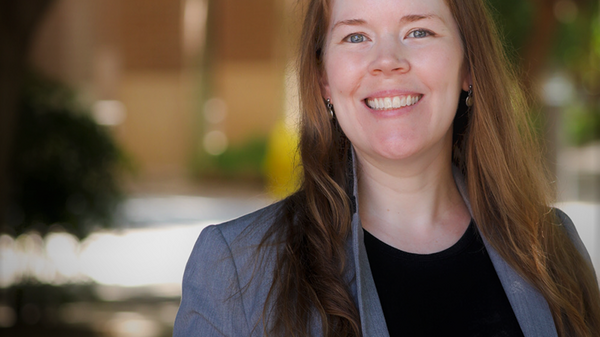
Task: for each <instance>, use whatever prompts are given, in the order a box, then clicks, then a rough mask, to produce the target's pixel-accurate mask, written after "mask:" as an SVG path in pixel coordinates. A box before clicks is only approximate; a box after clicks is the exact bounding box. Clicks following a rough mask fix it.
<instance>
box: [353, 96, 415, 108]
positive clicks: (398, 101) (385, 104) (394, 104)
mask: <svg viewBox="0 0 600 337" xmlns="http://www.w3.org/2000/svg"><path fill="white" fill-rule="evenodd" d="M422 97H423V95H408V96H394V97H382V98H367V99H365V103H366V104H367V106H368V107H369V108H371V109H373V110H391V109H399V108H404V107H407V106H411V105H414V104H416V103H417V102H418V101H419V100H420V99H421V98H422Z"/></svg>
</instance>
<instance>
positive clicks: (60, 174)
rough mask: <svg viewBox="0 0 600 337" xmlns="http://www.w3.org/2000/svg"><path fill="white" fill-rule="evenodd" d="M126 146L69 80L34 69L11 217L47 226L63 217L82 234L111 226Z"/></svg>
mask: <svg viewBox="0 0 600 337" xmlns="http://www.w3.org/2000/svg"><path fill="white" fill-rule="evenodd" d="M124 164H125V160H124V156H123V153H122V152H121V150H120V149H119V147H118V146H117V144H116V143H115V141H114V140H113V138H112V137H111V134H110V132H109V130H107V129H106V128H104V127H102V126H99V125H97V124H96V123H95V122H94V121H93V120H92V118H91V117H90V114H89V113H88V112H87V111H85V109H83V108H81V107H79V106H78V104H77V103H76V100H75V94H74V93H73V91H72V90H70V89H69V88H67V87H65V86H63V85H60V84H58V83H55V82H53V81H50V80H48V79H43V78H41V77H39V76H36V75H32V76H30V77H29V78H28V80H27V82H26V85H25V88H24V94H23V97H22V100H21V103H20V108H19V123H18V129H17V131H16V139H15V143H14V149H13V156H12V160H11V175H12V179H11V180H12V193H11V196H12V207H11V211H10V214H11V216H10V217H9V221H8V225H9V227H11V228H12V230H13V231H14V232H13V233H12V234H15V235H18V234H20V233H23V232H26V231H28V230H30V229H35V230H38V231H39V232H41V233H42V234H44V233H46V231H47V230H48V228H49V227H50V226H51V225H52V224H55V223H59V224H60V225H61V226H63V227H64V228H65V229H67V230H68V231H69V232H71V233H73V234H74V235H76V236H78V237H80V238H82V237H84V236H86V235H87V234H88V233H89V231H90V230H92V229H93V228H95V227H110V226H111V225H112V224H113V222H112V220H113V215H114V211H115V207H116V206H117V204H118V202H119V201H120V199H121V196H122V194H121V191H120V188H119V184H118V179H117V176H118V173H119V170H122V169H123V168H124V167H125V165H124Z"/></svg>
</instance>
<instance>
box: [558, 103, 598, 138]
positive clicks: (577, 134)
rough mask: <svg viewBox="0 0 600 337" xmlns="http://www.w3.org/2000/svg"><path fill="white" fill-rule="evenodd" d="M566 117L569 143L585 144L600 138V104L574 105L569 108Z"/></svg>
mask: <svg viewBox="0 0 600 337" xmlns="http://www.w3.org/2000/svg"><path fill="white" fill-rule="evenodd" d="M564 118H565V120H564V125H565V130H566V136H567V141H568V142H569V143H571V144H573V145H584V144H586V143H589V142H591V141H594V140H597V139H600V106H596V107H589V106H585V105H576V106H572V107H570V108H569V109H567V111H566V112H565V116H564Z"/></svg>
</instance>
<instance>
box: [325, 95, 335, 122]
mask: <svg viewBox="0 0 600 337" xmlns="http://www.w3.org/2000/svg"><path fill="white" fill-rule="evenodd" d="M325 105H326V106H327V111H329V118H331V119H333V117H334V115H333V104H331V98H328V99H327V101H326V103H325Z"/></svg>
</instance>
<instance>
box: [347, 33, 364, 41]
mask: <svg viewBox="0 0 600 337" xmlns="http://www.w3.org/2000/svg"><path fill="white" fill-rule="evenodd" d="M345 40H346V41H347V42H350V43H361V42H365V41H366V40H367V38H366V37H365V36H364V35H362V34H351V35H348V36H347V37H346V39H345Z"/></svg>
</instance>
